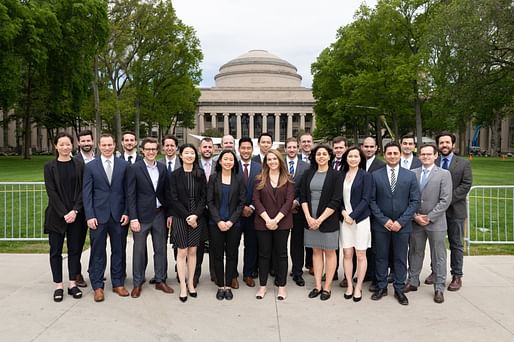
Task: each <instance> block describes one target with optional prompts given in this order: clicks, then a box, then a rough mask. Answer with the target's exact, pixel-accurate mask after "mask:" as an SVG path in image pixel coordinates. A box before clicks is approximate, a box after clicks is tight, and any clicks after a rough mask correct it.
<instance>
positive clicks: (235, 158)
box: [216, 150, 239, 177]
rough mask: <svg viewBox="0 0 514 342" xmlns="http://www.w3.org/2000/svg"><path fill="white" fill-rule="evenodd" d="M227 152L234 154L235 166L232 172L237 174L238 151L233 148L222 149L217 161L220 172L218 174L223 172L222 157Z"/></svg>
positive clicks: (217, 170)
mask: <svg viewBox="0 0 514 342" xmlns="http://www.w3.org/2000/svg"><path fill="white" fill-rule="evenodd" d="M227 153H230V154H232V156H233V157H234V166H233V167H232V173H235V174H237V173H238V172H239V163H238V162H237V156H236V153H235V152H234V151H232V150H223V151H221V153H220V155H219V156H218V160H217V161H216V172H218V174H219V173H220V172H221V169H222V167H221V158H223V156H224V155H225V154H227ZM218 177H221V175H219V176H218Z"/></svg>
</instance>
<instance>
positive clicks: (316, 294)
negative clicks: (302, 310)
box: [309, 288, 321, 298]
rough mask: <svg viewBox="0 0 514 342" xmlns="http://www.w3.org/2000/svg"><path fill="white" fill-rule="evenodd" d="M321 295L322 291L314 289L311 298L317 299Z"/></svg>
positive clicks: (310, 294)
mask: <svg viewBox="0 0 514 342" xmlns="http://www.w3.org/2000/svg"><path fill="white" fill-rule="evenodd" d="M320 293H321V290H318V289H317V288H313V289H312V291H311V292H309V298H316V297H317V296H319V295H320Z"/></svg>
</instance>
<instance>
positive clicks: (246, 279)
mask: <svg viewBox="0 0 514 342" xmlns="http://www.w3.org/2000/svg"><path fill="white" fill-rule="evenodd" d="M243 281H244V282H245V284H246V286H248V287H255V280H253V278H252V277H243Z"/></svg>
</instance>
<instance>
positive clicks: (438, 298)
mask: <svg viewBox="0 0 514 342" xmlns="http://www.w3.org/2000/svg"><path fill="white" fill-rule="evenodd" d="M434 302H436V303H437V304H441V303H443V302H444V295H443V291H441V290H436V291H435V294H434Z"/></svg>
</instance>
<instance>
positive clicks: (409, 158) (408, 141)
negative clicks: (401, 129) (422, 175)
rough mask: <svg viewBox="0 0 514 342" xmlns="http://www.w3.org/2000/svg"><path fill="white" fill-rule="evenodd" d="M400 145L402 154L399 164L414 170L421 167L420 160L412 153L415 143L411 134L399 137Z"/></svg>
mask: <svg viewBox="0 0 514 342" xmlns="http://www.w3.org/2000/svg"><path fill="white" fill-rule="evenodd" d="M400 145H401V146H402V156H401V158H400V166H401V167H403V168H404V169H407V170H414V169H417V168H419V167H421V161H420V160H419V158H418V157H416V156H415V155H414V153H413V151H414V148H415V147H416V144H415V143H414V135H413V134H405V135H404V136H402V138H401V139H400Z"/></svg>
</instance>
